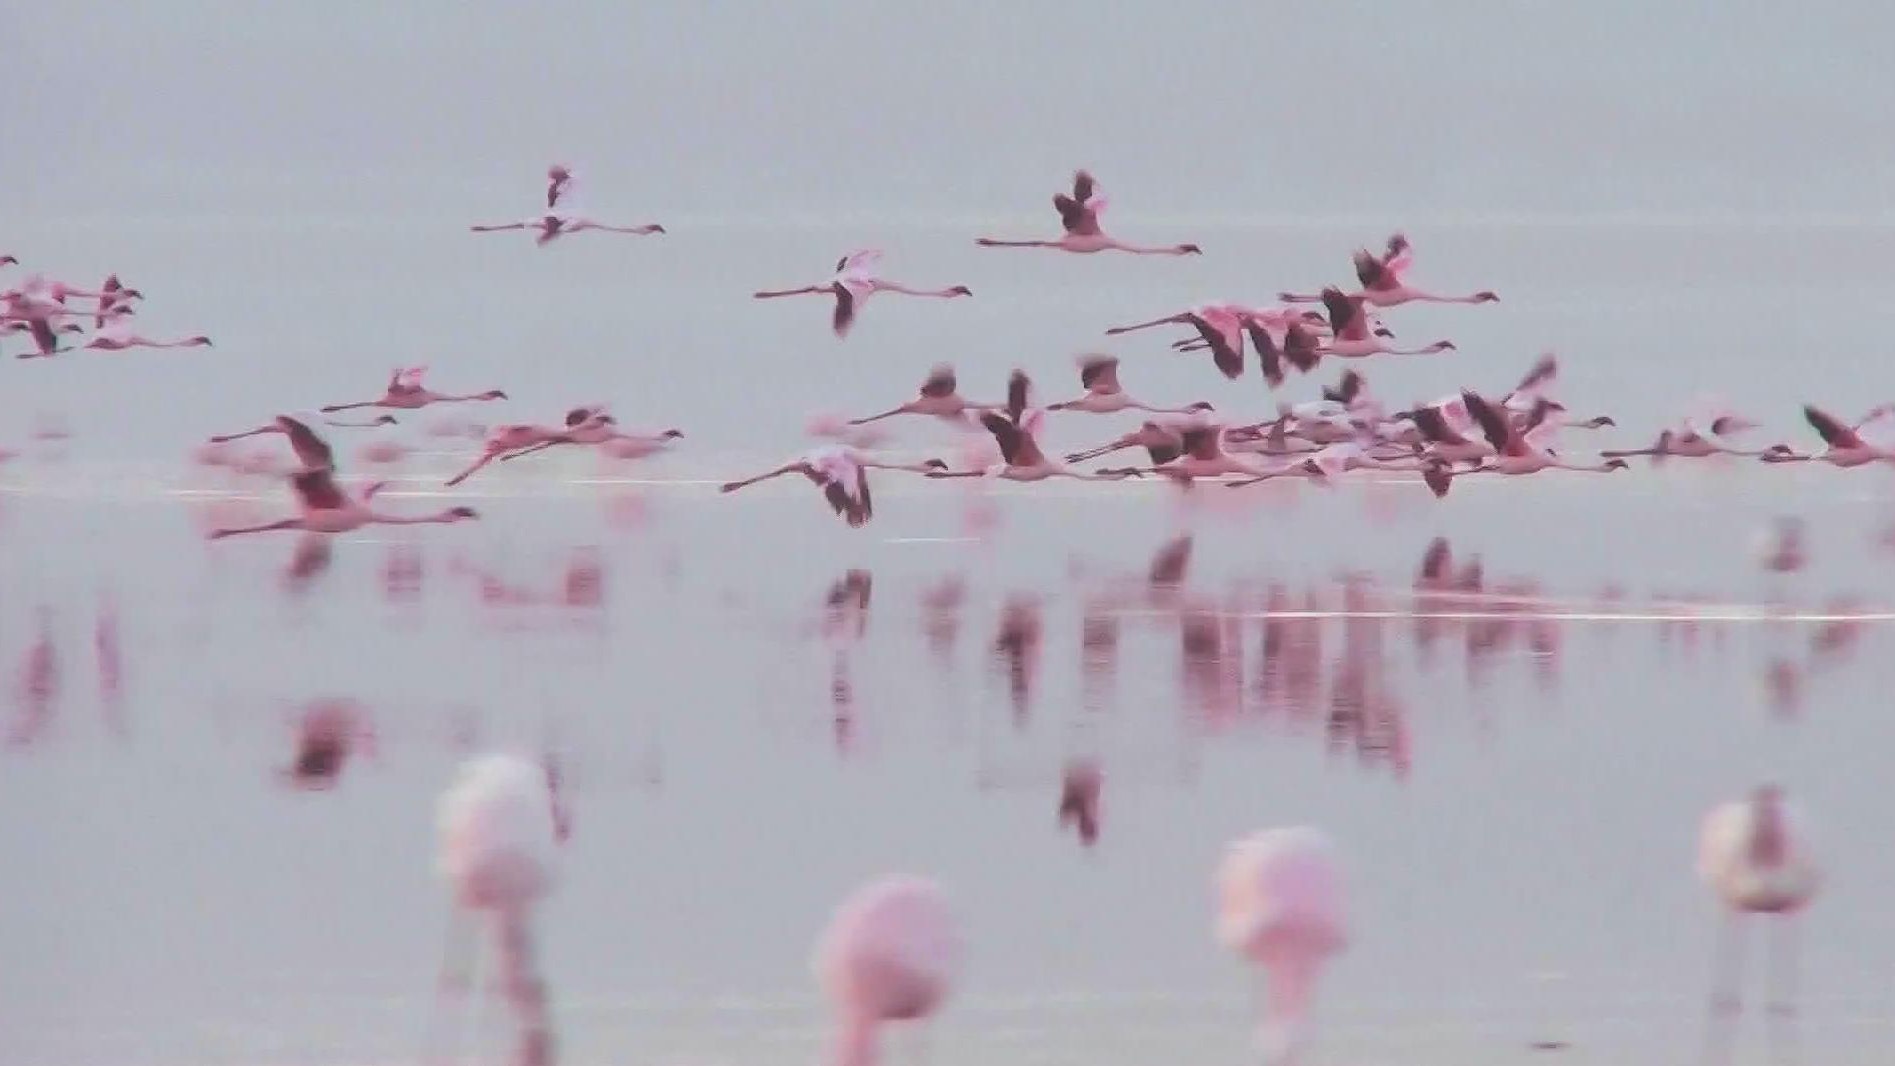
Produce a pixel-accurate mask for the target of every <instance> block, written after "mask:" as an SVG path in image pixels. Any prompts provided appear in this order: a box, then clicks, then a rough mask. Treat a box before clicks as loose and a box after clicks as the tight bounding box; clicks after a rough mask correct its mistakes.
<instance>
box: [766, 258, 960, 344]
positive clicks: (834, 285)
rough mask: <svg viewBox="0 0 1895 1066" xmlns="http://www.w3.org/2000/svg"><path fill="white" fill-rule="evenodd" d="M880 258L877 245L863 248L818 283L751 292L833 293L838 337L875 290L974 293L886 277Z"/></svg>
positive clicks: (945, 295) (949, 295)
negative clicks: (880, 269) (913, 285)
mask: <svg viewBox="0 0 1895 1066" xmlns="http://www.w3.org/2000/svg"><path fill="white" fill-rule="evenodd" d="M881 262H882V253H881V250H880V249H876V248H864V249H862V250H860V251H854V252H850V253H849V254H848V255H845V256H843V257H842V258H841V259H838V260H836V274H835V276H834V277H832V278H830V279H829V280H828V281H826V282H823V283H822V284H821V285H805V286H803V287H802V288H800V289H764V290H762V291H759V292H756V293H752V294H751V295H752V296H754V297H755V298H756V299H759V300H774V299H777V298H778V297H783V296H834V297H835V298H836V311H835V314H834V316H833V317H832V318H831V320H830V325H831V326H832V327H833V328H834V329H835V331H836V336H838V337H846V336H848V333H849V327H850V326H852V325H854V324H855V316H856V313H857V312H858V311H859V310H860V309H861V306H862V304H863V302H864V301H866V300H867V299H868V298H869V297H871V296H873V295H875V294H876V293H878V292H898V293H901V294H903V295H906V296H929V297H934V298H937V299H943V300H951V299H953V298H955V297H957V296H972V295H974V290H972V289H970V288H968V287H967V286H965V285H954V286H950V287H948V288H945V289H915V288H910V287H908V286H906V285H902V284H899V283H897V282H893V281H888V280H885V279H883V278H882V277H881V276H879V275H878V274H877V273H876V268H877V267H879V266H880V265H881Z"/></svg>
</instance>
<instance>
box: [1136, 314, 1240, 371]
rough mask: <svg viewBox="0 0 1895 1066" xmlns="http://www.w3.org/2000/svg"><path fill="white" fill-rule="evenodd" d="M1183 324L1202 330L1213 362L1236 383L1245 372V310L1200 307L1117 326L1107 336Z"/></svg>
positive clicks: (1201, 333) (1202, 335) (1200, 334)
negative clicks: (1243, 311) (1147, 320)
mask: <svg viewBox="0 0 1895 1066" xmlns="http://www.w3.org/2000/svg"><path fill="white" fill-rule="evenodd" d="M1168 325H1182V326H1190V327H1191V328H1192V329H1195V330H1197V331H1198V336H1199V337H1201V338H1203V341H1204V344H1205V345H1206V346H1207V347H1209V348H1210V349H1211V360H1212V361H1213V362H1214V363H1216V364H1217V369H1218V370H1220V371H1222V372H1223V374H1224V376H1225V377H1227V378H1231V379H1233V380H1235V379H1236V378H1238V377H1241V376H1242V375H1243V372H1244V318H1243V314H1242V308H1238V307H1236V306H1234V305H1230V304H1200V305H1198V306H1197V307H1193V308H1191V309H1190V310H1188V311H1180V312H1178V313H1177V314H1175V315H1166V316H1164V317H1163V318H1154V319H1152V320H1151V321H1149V322H1137V323H1134V324H1132V325H1129V326H1113V327H1112V328H1111V329H1108V330H1106V331H1105V333H1106V336H1108V337H1116V336H1118V335H1120V334H1122V333H1131V332H1133V331H1135V330H1141V329H1150V328H1151V327H1153V326H1168Z"/></svg>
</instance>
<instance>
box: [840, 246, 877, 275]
mask: <svg viewBox="0 0 1895 1066" xmlns="http://www.w3.org/2000/svg"><path fill="white" fill-rule="evenodd" d="M881 263H882V250H881V249H880V248H862V249H859V250H857V251H853V252H850V253H849V254H848V255H845V256H843V257H842V261H841V262H840V263H838V264H837V266H836V273H838V274H855V275H858V276H861V277H867V276H868V275H870V274H872V273H874V271H875V268H877V267H879V266H880V265H881Z"/></svg>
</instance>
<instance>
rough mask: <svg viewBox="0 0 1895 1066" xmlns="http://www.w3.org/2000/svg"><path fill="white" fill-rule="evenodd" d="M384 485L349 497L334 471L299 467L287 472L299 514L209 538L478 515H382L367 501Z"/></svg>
mask: <svg viewBox="0 0 1895 1066" xmlns="http://www.w3.org/2000/svg"><path fill="white" fill-rule="evenodd" d="M383 484H384V483H383V482H379V481H378V482H375V483H374V484H372V485H369V486H368V487H366V488H364V489H363V490H362V493H361V495H360V496H359V497H352V496H350V495H348V494H347V493H345V492H343V491H342V489H341V488H340V487H338V486H337V485H336V481H335V471H333V470H331V469H329V468H327V467H320V468H315V469H307V470H299V471H297V472H296V473H294V474H291V475H290V487H291V488H292V489H294V490H295V492H296V498H297V500H298V501H299V502H300V503H301V504H302V514H301V515H299V516H297V517H295V518H284V519H280V520H278V521H275V522H266V523H264V524H262V525H256V526H241V527H238V528H235V529H214V530H212V531H211V534H210V539H212V540H222V539H223V538H225V537H234V536H237V535H238V534H241V533H270V532H275V531H277V530H284V529H301V530H305V531H307V532H310V533H348V532H350V531H352V530H357V529H360V528H362V527H363V526H370V525H380V526H414V525H429V524H443V525H445V524H449V523H453V522H461V521H465V520H468V519H473V518H479V517H480V514H479V512H477V511H475V510H474V509H473V508H471V507H449V508H447V509H446V510H444V511H440V512H438V513H435V514H430V515H391V514H383V513H382V512H380V511H376V510H374V509H373V508H371V507H370V501H372V500H373V499H374V498H375V494H376V493H377V492H379V491H381V489H382V487H383Z"/></svg>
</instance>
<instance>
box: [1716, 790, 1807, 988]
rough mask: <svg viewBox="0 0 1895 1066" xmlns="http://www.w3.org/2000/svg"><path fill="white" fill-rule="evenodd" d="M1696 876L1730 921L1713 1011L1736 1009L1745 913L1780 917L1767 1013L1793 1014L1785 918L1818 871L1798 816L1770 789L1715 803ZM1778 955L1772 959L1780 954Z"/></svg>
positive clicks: (1801, 902)
mask: <svg viewBox="0 0 1895 1066" xmlns="http://www.w3.org/2000/svg"><path fill="white" fill-rule="evenodd" d="M1698 875H1699V876H1700V877H1702V878H1703V879H1704V882H1705V884H1707V885H1709V886H1710V888H1711V891H1712V892H1714V893H1716V895H1717V897H1718V900H1719V902H1721V903H1723V904H1724V907H1725V908H1726V910H1727V912H1728V914H1729V916H1730V918H1729V921H1727V922H1726V923H1725V928H1724V933H1723V936H1722V937H1721V938H1720V944H1719V950H1718V957H1719V958H1718V964H1717V967H1716V968H1717V984H1716V986H1715V987H1716V991H1714V992H1713V995H1712V1001H1711V1002H1712V1009H1713V1010H1714V1011H1716V1012H1717V1013H1720V1014H1726V1013H1728V1014H1735V1013H1737V1012H1738V1011H1739V1010H1741V1009H1742V1006H1741V1004H1742V1000H1741V998H1740V996H1739V993H1738V983H1739V980H1740V978H1741V977H1742V969H1743V963H1742V959H1743V928H1742V922H1743V919H1744V918H1745V917H1746V916H1747V915H1753V914H1764V915H1773V916H1776V917H1779V918H1782V919H1784V921H1783V922H1782V924H1781V926H1780V928H1781V930H1782V937H1781V938H1780V940H1779V941H1778V943H1777V948H1778V951H1777V952H1772V955H1773V959H1772V961H1773V962H1775V963H1777V964H1778V966H1779V967H1780V972H1779V973H1778V974H1777V975H1776V977H1777V978H1778V981H1780V984H1778V982H1777V981H1773V984H1775V985H1777V987H1775V988H1773V994H1774V995H1776V996H1777V997H1779V998H1778V1000H1777V1002H1775V1003H1772V1004H1771V1010H1773V1011H1775V1012H1778V1013H1784V1014H1788V1013H1791V1012H1793V1011H1794V1009H1795V1008H1794V1005H1793V999H1794V996H1795V987H1796V979H1795V953H1794V946H1795V944H1794V939H1793V937H1794V934H1795V927H1794V925H1793V924H1792V921H1791V920H1792V919H1793V918H1794V917H1795V915H1796V914H1797V913H1799V912H1800V911H1802V909H1803V908H1804V907H1806V906H1808V905H1809V903H1810V901H1811V900H1812V899H1814V898H1815V896H1816V893H1817V890H1818V889H1819V888H1821V887H1822V871H1821V869H1820V868H1819V867H1818V866H1817V864H1816V860H1815V858H1814V857H1813V856H1812V855H1811V854H1810V852H1809V842H1808V840H1807V839H1806V837H1805V834H1804V830H1803V823H1802V817H1801V812H1800V811H1798V810H1797V809H1796V807H1795V806H1794V805H1793V804H1791V803H1789V802H1788V801H1786V800H1785V799H1784V798H1783V792H1782V790H1781V789H1779V788H1778V787H1776V786H1775V785H1764V786H1762V787H1759V788H1758V789H1756V790H1755V791H1754V792H1752V793H1751V794H1750V795H1749V796H1747V797H1745V798H1743V799H1739V800H1732V801H1730V802H1728V803H1721V804H1719V805H1717V806H1716V807H1713V808H1712V809H1711V811H1710V813H1709V814H1707V815H1706V816H1705V819H1704V825H1703V828H1702V830H1701V831H1700V833H1699V836H1698ZM1779 952H1780V957H1776V956H1778V955H1779Z"/></svg>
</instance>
